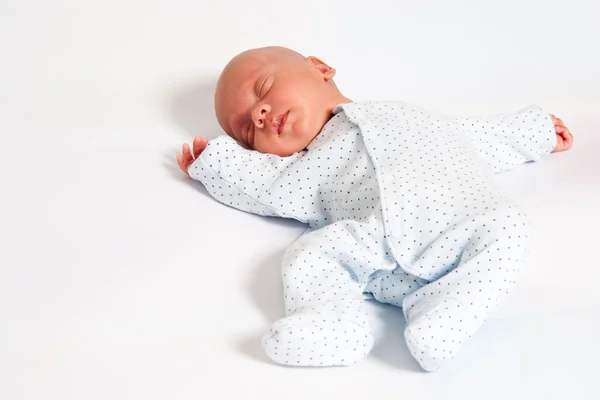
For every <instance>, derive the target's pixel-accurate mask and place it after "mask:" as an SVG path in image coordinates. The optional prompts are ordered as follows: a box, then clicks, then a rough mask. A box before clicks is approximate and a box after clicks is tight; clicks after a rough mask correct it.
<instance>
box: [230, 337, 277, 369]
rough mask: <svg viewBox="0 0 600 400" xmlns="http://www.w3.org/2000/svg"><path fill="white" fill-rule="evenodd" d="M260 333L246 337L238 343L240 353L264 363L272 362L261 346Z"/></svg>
mask: <svg viewBox="0 0 600 400" xmlns="http://www.w3.org/2000/svg"><path fill="white" fill-rule="evenodd" d="M261 340H262V334H257V335H254V336H252V337H249V338H246V339H244V340H243V341H240V342H239V343H238V348H239V350H240V352H241V353H243V354H245V355H247V356H248V357H250V358H252V359H253V360H256V361H259V362H263V363H265V364H274V362H273V361H271V360H270V359H269V357H267V354H266V353H265V351H264V350H263V348H262V346H261Z"/></svg>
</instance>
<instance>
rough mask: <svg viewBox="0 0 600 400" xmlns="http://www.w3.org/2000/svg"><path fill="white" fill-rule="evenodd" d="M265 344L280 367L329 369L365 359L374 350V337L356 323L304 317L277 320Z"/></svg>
mask: <svg viewBox="0 0 600 400" xmlns="http://www.w3.org/2000/svg"><path fill="white" fill-rule="evenodd" d="M328 317H329V318H328ZM262 343H263V347H264V349H265V351H266V353H267V355H268V356H269V357H270V358H271V359H273V361H275V362H277V363H279V364H285V365H296V366H320V367H328V366H334V365H349V364H354V363H355V362H357V361H358V360H360V359H361V358H363V357H364V356H365V355H367V353H369V351H370V350H371V348H372V347H373V336H372V335H371V332H370V331H369V329H368V328H367V327H364V326H361V325H358V324H356V323H353V322H348V321H343V320H339V319H336V318H334V317H331V316H327V315H323V314H314V315H310V314H304V315H294V316H291V317H287V318H283V319H280V320H279V321H277V322H276V323H275V324H274V325H273V327H272V328H271V329H270V330H269V332H267V333H266V334H265V336H264V337H263V341H262Z"/></svg>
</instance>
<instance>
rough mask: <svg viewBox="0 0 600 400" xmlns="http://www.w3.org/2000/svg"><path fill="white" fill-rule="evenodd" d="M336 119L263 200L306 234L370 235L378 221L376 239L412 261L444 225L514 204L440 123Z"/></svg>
mask: <svg viewBox="0 0 600 400" xmlns="http://www.w3.org/2000/svg"><path fill="white" fill-rule="evenodd" d="M336 112H337V113H336V115H335V116H334V117H333V118H332V119H331V120H330V121H329V122H328V124H327V125H326V126H325V128H324V129H323V131H322V132H321V133H320V134H319V136H317V137H316V138H315V140H314V141H313V142H312V143H311V144H310V146H309V148H308V151H307V152H306V154H304V155H303V156H302V158H300V159H299V160H298V161H296V162H295V163H293V164H291V165H290V166H289V168H288V169H287V170H286V173H285V174H282V176H281V178H280V179H278V180H277V181H276V183H275V184H274V185H272V186H271V187H270V188H269V190H268V193H267V194H266V196H265V197H264V199H265V200H267V199H269V202H271V205H272V206H273V207H276V208H282V209H284V210H285V212H286V214H287V215H295V216H297V217H298V219H301V220H304V221H305V222H307V223H308V224H309V226H310V228H312V229H319V228H321V227H323V226H326V225H329V224H332V223H336V222H339V221H346V220H353V221H356V222H359V223H361V222H365V224H364V226H365V227H366V226H369V227H371V228H369V229H371V230H372V227H373V222H374V221H379V223H380V229H377V232H378V233H380V234H381V239H383V238H385V237H389V240H392V241H395V242H396V244H397V246H395V247H402V249H403V250H402V253H403V254H404V255H405V256H406V257H411V256H412V255H414V254H419V253H420V252H421V251H422V250H423V249H424V248H425V247H427V246H428V245H429V244H430V243H431V242H432V241H433V240H435V239H436V238H437V237H439V236H440V235H441V233H442V232H443V231H444V230H445V229H446V228H447V227H448V226H450V225H454V224H456V223H457V222H458V221H461V220H464V219H465V218H468V217H472V216H475V215H478V214H480V213H484V212H485V211H486V210H488V209H492V208H495V207H498V206H499V205H500V207H501V206H502V204H506V205H510V204H512V202H511V201H510V199H508V198H507V197H506V196H504V195H503V194H502V193H501V192H500V190H499V188H498V186H497V185H496V183H495V181H494V179H493V176H492V175H493V174H492V172H491V170H490V169H489V168H488V166H487V165H486V164H485V162H484V161H483V160H481V159H479V157H478V155H477V154H476V152H475V151H474V149H473V148H472V146H471V143H470V142H469V139H468V137H466V136H465V135H463V134H461V132H460V129H458V127H456V126H455V125H453V124H452V123H451V122H450V121H448V120H446V119H445V118H444V117H441V116H440V117H438V116H437V115H435V114H430V113H427V112H425V111H424V110H421V109H418V108H414V107H413V106H410V105H405V104H404V103H373V104H372V105H371V106H370V107H364V103H363V104H351V105H347V106H344V108H343V109H340V108H339V107H338V109H336ZM366 221H369V223H368V224H367V223H366Z"/></svg>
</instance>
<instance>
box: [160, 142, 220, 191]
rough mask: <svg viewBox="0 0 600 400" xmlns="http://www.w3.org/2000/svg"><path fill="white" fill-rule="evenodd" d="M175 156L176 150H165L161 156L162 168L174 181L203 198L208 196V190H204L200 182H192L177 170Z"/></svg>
mask: <svg viewBox="0 0 600 400" xmlns="http://www.w3.org/2000/svg"><path fill="white" fill-rule="evenodd" d="M177 154H179V153H177V150H176V149H175V148H173V149H168V150H166V151H165V153H164V154H163V160H162V165H163V167H165V169H166V170H167V171H168V172H169V174H170V175H171V177H172V178H173V179H174V180H176V181H179V182H181V183H182V184H184V185H188V186H190V187H193V188H194V189H196V190H197V191H198V192H200V193H202V194H203V195H205V196H210V194H209V193H208V190H206V188H205V187H204V186H203V185H202V184H201V183H200V182H197V181H195V180H193V179H192V178H190V177H189V176H187V175H186V174H184V173H183V171H182V170H181V169H180V168H179V165H177V159H176V158H175V157H176V156H177Z"/></svg>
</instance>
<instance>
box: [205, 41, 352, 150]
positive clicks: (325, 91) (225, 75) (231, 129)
mask: <svg viewBox="0 0 600 400" xmlns="http://www.w3.org/2000/svg"><path fill="white" fill-rule="evenodd" d="M334 75H335V69H333V68H331V67H329V66H328V65H327V64H325V63H324V62H323V61H321V60H319V59H318V58H316V57H312V56H311V57H303V56H302V55H301V54H298V53H296V52H295V51H293V50H290V49H286V48H284V47H263V48H258V49H252V50H248V51H245V52H243V53H241V54H238V55H237V56H236V57H234V58H233V59H232V60H231V61H230V62H229V64H227V66H226V67H225V69H224V70H223V72H222V73H221V76H220V77H219V81H218V83H217V89H216V92H215V111H216V114H217V119H218V121H219V124H220V125H221V127H222V128H223V130H225V132H226V133H227V134H228V135H229V136H231V137H232V138H234V139H235V140H236V141H237V142H238V143H240V144H241V145H242V146H244V147H246V148H248V149H253V150H257V151H259V152H261V153H269V154H276V155H279V156H282V157H286V156H289V155H292V154H294V153H296V152H299V151H302V150H304V149H305V148H306V146H307V145H308V144H309V143H310V142H311V141H312V140H313V139H314V138H315V137H316V136H317V135H318V134H319V132H320V131H321V129H322V128H323V126H324V125H325V124H326V123H327V121H328V120H329V118H330V117H331V113H332V111H333V109H334V108H335V106H336V105H338V104H340V103H348V102H350V100H349V99H347V98H346V97H344V96H342V94H341V93H340V92H339V90H338V89H337V87H336V86H335V84H334V83H333V79H332V78H333V77H334Z"/></svg>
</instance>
